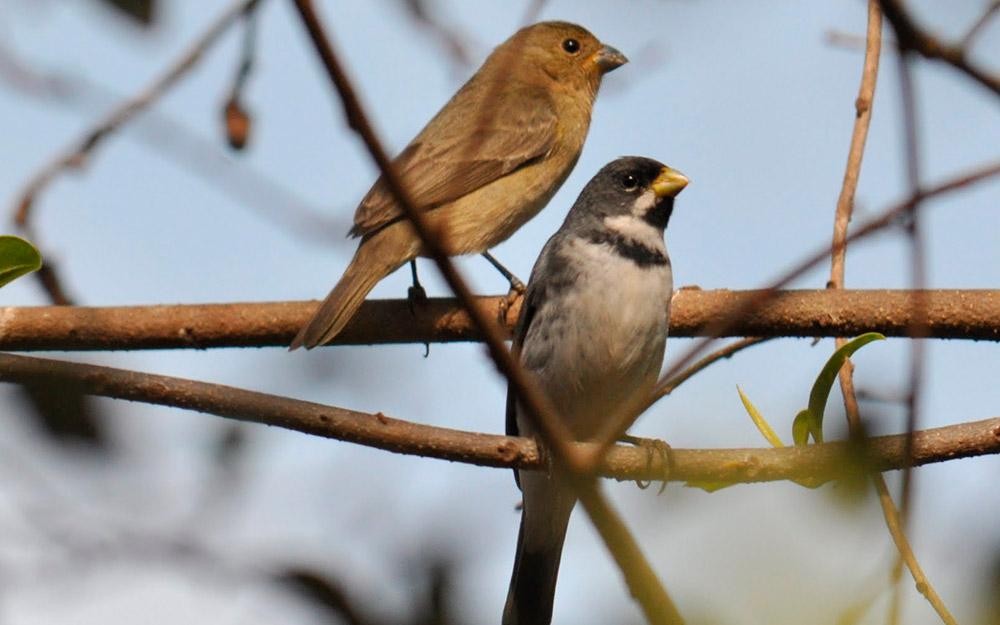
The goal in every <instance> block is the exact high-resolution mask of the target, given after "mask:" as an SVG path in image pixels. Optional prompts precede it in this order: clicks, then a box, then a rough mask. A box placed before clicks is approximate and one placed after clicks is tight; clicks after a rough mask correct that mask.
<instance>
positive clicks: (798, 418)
mask: <svg viewBox="0 0 1000 625" xmlns="http://www.w3.org/2000/svg"><path fill="white" fill-rule="evenodd" d="M812 421H813V419H812V413H811V412H809V409H808V408H804V409H802V410H800V411H799V414H797V415H795V420H794V421H792V441H794V443H795V445H796V447H798V446H799V445H805V444H807V443H808V442H809V426H810V424H811V423H812ZM819 437H820V439H822V438H823V432H822V431H820V433H819Z"/></svg>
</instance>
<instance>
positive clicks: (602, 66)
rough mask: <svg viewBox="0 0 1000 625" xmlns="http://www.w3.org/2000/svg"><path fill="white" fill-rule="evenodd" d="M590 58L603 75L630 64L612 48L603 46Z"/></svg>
mask: <svg viewBox="0 0 1000 625" xmlns="http://www.w3.org/2000/svg"><path fill="white" fill-rule="evenodd" d="M590 58H591V60H592V61H593V62H594V65H596V66H597V69H598V70H600V72H601V73H602V74H607V73H608V72H610V71H611V70H613V69H616V68H619V67H621V66H622V65H625V64H626V63H628V58H626V56H625V55H624V54H622V53H621V52H619V51H618V50H616V49H614V48H612V47H611V46H601V49H600V50H598V51H597V52H595V53H594V55H593V56H592V57H590Z"/></svg>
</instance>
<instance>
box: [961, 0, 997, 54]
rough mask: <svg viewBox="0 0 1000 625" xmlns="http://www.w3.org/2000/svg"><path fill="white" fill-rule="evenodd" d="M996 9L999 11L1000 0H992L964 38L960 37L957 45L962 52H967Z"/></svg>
mask: <svg viewBox="0 0 1000 625" xmlns="http://www.w3.org/2000/svg"><path fill="white" fill-rule="evenodd" d="M998 9H1000V0H993V2H991V3H990V6H988V7H986V10H985V11H983V14H982V15H980V16H979V19H977V20H976V22H975V24H973V25H972V26H970V27H969V30H967V31H966V32H965V36H964V37H962V41H961V42H959V44H958V45H959V46H960V47H961V48H962V49H963V50H965V51H966V52H968V50H969V47H970V46H971V45H972V44H973V41H974V40H975V38H976V36H977V35H979V33H981V32H982V30H983V28H985V27H986V25H987V24H989V23H990V20H991V19H992V18H993V15H994V14H995V13H996V12H997V10H998Z"/></svg>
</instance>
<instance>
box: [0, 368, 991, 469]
mask: <svg viewBox="0 0 1000 625" xmlns="http://www.w3.org/2000/svg"><path fill="white" fill-rule="evenodd" d="M0 381H3V382H13V383H25V382H38V381H48V382H63V383H72V384H74V385H76V386H77V387H78V388H81V389H82V391H83V392H86V393H89V394H93V395H99V396H102V397H112V398H115V399H126V400H130V401H139V402H143V403H149V404H156V405H161V406H172V407H175V408H183V409H186V410H195V411H198V412H202V413H205V414H212V415H216V416H219V417H225V418H229V419H236V420H238V421H244V422H249V423H259V424H264V425H272V426H276V427H281V428H285V429H289V430H295V431H298V432H303V433H306V434H311V435H314V436H322V437H324V438H331V439H336V440H341V441H345V442H349V443H356V444H359V445H364V446H366V447H373V448H376V449H382V450H385V451H391V452H394V453H401V454H408V455H414V456H422V457H426V458H438V459H441V460H449V461H452V462H463V463H466V464H473V465H478V466H484V467H502V468H521V469H539V470H545V469H547V468H548V465H547V463H546V461H545V458H543V457H542V456H540V455H539V453H538V447H537V446H536V444H535V442H534V441H533V440H532V439H528V438H517V437H511V436H500V435H496V434H478V433H474V432H464V431H460V430H452V429H447V428H441V427H435V426H431V425H423V424H419V423H411V422H408V421H402V420H399V419H394V418H391V417H388V416H386V415H384V414H382V413H375V414H370V413H364V412H357V411H354V410H348V409H345V408H338V407H334V406H324V405H322V404H316V403H312V402H307V401H302V400H297V399H292V398H289V397H281V396H277V395H268V394H266V393H259V392H256V391H249V390H245V389H240V388H234V387H232V386H224V385H222V384H211V383H208V382H200V381H195V380H185V379H182V378H175V377H171V376H165V375H156V374H151V373H142V372H138V371H128V370H124V369H115V368H112V367H103V366H98V365H90V364H82V363H73V362H66V361H61V360H53V359H48V358H35V357H32V356H18V355H14V354H0ZM906 437H907V435H906V434H897V435H892V436H880V437H874V438H871V439H867V440H864V441H862V442H856V443H854V442H834V443H824V444H822V445H811V446H808V447H784V448H781V449H702V450H692V449H671V450H670V453H669V456H668V459H667V461H666V462H664V460H663V459H662V458H660V457H659V456H658V455H657V454H653V456H652V457H650V455H649V454H648V453H647V452H646V450H643V449H636V448H635V447H631V446H616V447H614V448H613V449H612V450H611V452H610V453H609V454H608V456H607V458H606V459H605V461H604V463H603V464H602V467H601V474H602V475H605V476H607V477H613V478H615V479H619V480H628V481H633V480H668V481H699V482H706V481H724V482H737V483H739V482H746V483H749V482H766V481H776V480H787V479H803V478H812V479H815V480H819V481H824V480H832V479H837V478H841V477H845V476H848V475H849V476H856V475H857V473H858V471H859V470H867V471H888V470H894V469H900V468H902V467H904V466H907V464H912V465H913V466H922V465H925V464H930V463H935V462H946V461H950V460H956V459H959V458H969V457H974V456H982V455H987V454H997V453H1000V417H996V418H992V419H987V420H983V421H974V422H969V423H962V424H958V425H951V426H947V427H942V428H934V429H929V430H925V431H922V432H916V433H914V435H913V454H912V456H911V457H908V456H907V454H906V451H905V446H906V440H905V439H906ZM573 446H574V448H577V449H581V450H584V451H591V450H593V449H594V448H595V447H596V445H595V444H593V443H573ZM859 458H860V459H862V460H863V463H862V464H859Z"/></svg>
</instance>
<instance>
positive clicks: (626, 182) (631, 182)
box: [621, 174, 639, 191]
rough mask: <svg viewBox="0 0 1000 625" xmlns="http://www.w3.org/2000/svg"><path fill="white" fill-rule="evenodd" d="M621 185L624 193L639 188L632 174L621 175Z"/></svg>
mask: <svg viewBox="0 0 1000 625" xmlns="http://www.w3.org/2000/svg"><path fill="white" fill-rule="evenodd" d="M621 183H622V188H623V189H625V190H626V191H635V189H636V187H638V186H639V181H638V180H636V178H635V176H633V175H632V174H622V177H621Z"/></svg>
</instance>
